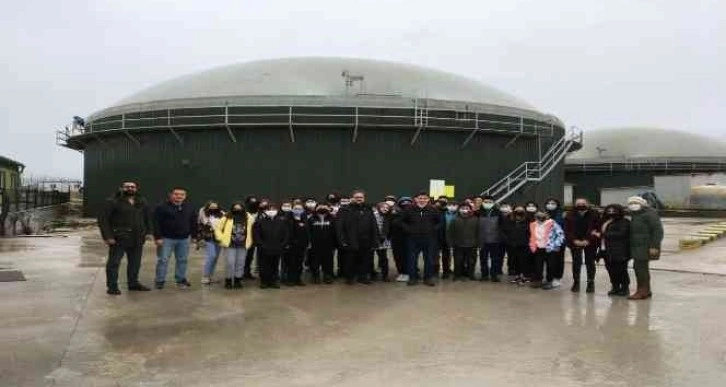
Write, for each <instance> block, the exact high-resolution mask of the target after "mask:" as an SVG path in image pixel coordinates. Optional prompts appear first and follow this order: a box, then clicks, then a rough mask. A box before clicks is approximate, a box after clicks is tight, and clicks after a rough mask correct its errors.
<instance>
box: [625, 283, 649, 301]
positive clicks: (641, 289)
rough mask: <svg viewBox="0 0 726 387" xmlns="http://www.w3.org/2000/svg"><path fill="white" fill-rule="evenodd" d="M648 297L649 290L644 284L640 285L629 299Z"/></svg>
mask: <svg viewBox="0 0 726 387" xmlns="http://www.w3.org/2000/svg"><path fill="white" fill-rule="evenodd" d="M646 298H649V296H648V290H647V289H646V288H645V287H643V286H639V287H638V290H636V291H635V293H633V294H632V295H631V296H630V297H628V300H645V299H646Z"/></svg>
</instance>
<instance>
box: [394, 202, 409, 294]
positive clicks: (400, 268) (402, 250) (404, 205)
mask: <svg viewBox="0 0 726 387" xmlns="http://www.w3.org/2000/svg"><path fill="white" fill-rule="evenodd" d="M412 204H413V201H412V199H411V198H410V197H408V196H403V197H401V198H400V199H398V205H397V206H396V207H394V208H393V215H392V216H391V230H390V233H391V250H392V252H393V261H394V262H395V263H396V272H397V273H398V277H396V282H408V280H409V277H408V236H407V235H406V231H405V230H404V229H403V225H402V221H403V215H404V214H405V213H406V211H407V210H408V209H409V208H411V205H412Z"/></svg>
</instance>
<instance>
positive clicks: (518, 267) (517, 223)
mask: <svg viewBox="0 0 726 387" xmlns="http://www.w3.org/2000/svg"><path fill="white" fill-rule="evenodd" d="M529 224H530V222H529V221H528V220H527V212H526V210H525V209H524V207H522V206H518V207H515V208H514V212H512V215H511V217H509V218H507V219H505V220H504V223H503V224H502V226H503V229H502V231H503V234H504V240H505V241H506V245H507V252H508V253H507V254H509V257H508V258H507V263H508V264H509V265H511V266H512V269H513V271H512V276H513V277H514V278H513V279H512V280H511V281H510V282H511V283H513V284H518V285H524V284H526V283H529V282H530V280H531V278H532V273H533V272H534V268H533V267H532V264H531V262H533V260H532V259H531V258H530V255H531V252H530V250H529V239H530V235H529Z"/></svg>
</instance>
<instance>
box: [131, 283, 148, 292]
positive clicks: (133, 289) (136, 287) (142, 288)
mask: <svg viewBox="0 0 726 387" xmlns="http://www.w3.org/2000/svg"><path fill="white" fill-rule="evenodd" d="M129 291H130V292H149V291H151V289H149V288H147V287H146V286H144V285H142V284H136V285H131V286H129Z"/></svg>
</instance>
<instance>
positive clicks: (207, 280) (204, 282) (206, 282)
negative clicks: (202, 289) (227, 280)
mask: <svg viewBox="0 0 726 387" xmlns="http://www.w3.org/2000/svg"><path fill="white" fill-rule="evenodd" d="M211 283H212V279H211V278H209V277H202V285H209V284H211Z"/></svg>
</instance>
